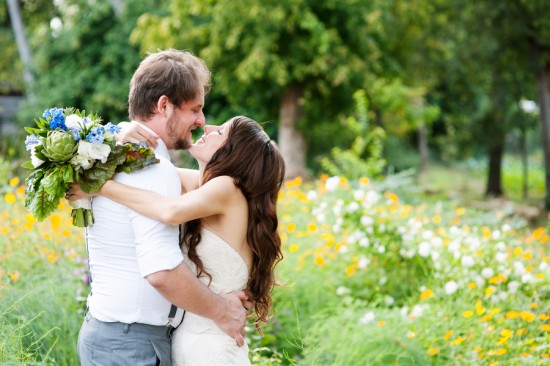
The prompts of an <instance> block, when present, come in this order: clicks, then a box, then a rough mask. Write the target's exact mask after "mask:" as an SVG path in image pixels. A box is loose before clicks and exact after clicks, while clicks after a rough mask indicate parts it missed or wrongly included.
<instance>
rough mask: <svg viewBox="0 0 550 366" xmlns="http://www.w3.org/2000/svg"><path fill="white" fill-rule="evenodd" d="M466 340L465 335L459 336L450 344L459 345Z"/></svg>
mask: <svg viewBox="0 0 550 366" xmlns="http://www.w3.org/2000/svg"><path fill="white" fill-rule="evenodd" d="M465 340H466V338H464V337H458V338H456V339H455V340H453V341H452V342H451V343H450V344H451V346H458V345H459V344H461V343H462V342H464V341H465Z"/></svg>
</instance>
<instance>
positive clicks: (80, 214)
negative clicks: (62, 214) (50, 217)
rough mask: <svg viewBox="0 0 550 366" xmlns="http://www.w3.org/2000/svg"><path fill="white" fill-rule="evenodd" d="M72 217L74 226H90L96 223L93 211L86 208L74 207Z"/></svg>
mask: <svg viewBox="0 0 550 366" xmlns="http://www.w3.org/2000/svg"><path fill="white" fill-rule="evenodd" d="M71 217H72V218H73V226H77V227H88V226H92V225H93V223H94V213H93V211H92V210H89V209H86V208H73V210H72V211H71Z"/></svg>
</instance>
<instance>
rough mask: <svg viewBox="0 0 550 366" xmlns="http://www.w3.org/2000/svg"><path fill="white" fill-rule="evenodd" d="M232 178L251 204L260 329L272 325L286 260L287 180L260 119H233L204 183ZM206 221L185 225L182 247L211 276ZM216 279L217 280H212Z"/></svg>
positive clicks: (251, 282)
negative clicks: (280, 208)
mask: <svg viewBox="0 0 550 366" xmlns="http://www.w3.org/2000/svg"><path fill="white" fill-rule="evenodd" d="M224 175H227V176H230V177H231V178H233V182H234V183H235V186H236V187H237V188H239V189H240V190H241V192H242V193H243V195H244V196H245V198H246V201H247V203H248V226H247V234H246V237H247V242H248V245H250V247H251V249H252V253H253V254H252V267H251V268H250V274H249V279H248V284H247V288H248V290H250V292H252V295H253V297H254V301H255V305H256V306H255V309H254V312H255V314H256V316H257V319H256V322H255V325H256V329H258V330H259V323H262V322H264V323H265V322H267V321H268V320H269V318H270V313H271V310H272V306H271V305H272V299H271V290H272V289H273V287H274V286H275V285H277V281H276V279H275V274H274V269H275V265H276V264H277V263H278V262H279V261H280V260H281V259H282V258H283V255H282V252H281V238H280V236H279V232H278V225H279V222H278V219H277V198H278V195H279V190H280V189H281V186H282V184H283V180H284V176H285V163H284V160H283V157H282V155H281V153H280V152H279V148H278V147H277V145H276V144H275V142H274V141H272V140H271V139H270V138H269V137H268V136H267V134H266V133H265V132H264V130H263V129H262V127H261V126H260V125H259V124H258V123H257V122H256V121H254V120H252V119H250V118H248V117H244V116H238V117H234V118H233V119H232V123H231V127H230V128H229V131H228V135H227V140H226V141H225V143H224V144H223V145H222V146H221V147H220V148H219V149H218V151H216V153H215V154H214V155H213V156H212V159H211V160H210V162H209V163H208V164H207V165H206V167H205V170H204V174H203V184H204V183H206V182H208V181H209V180H211V179H213V178H215V177H219V176H224ZM200 232H201V220H200V219H197V220H193V221H190V222H188V223H186V224H185V228H184V230H182V237H181V242H180V244H181V245H182V248H183V247H185V248H186V249H187V254H188V256H189V259H191V260H192V261H193V262H194V263H195V265H196V266H197V268H198V273H199V276H200V274H202V273H205V274H206V275H207V276H208V277H210V275H209V274H208V273H206V271H205V270H204V267H203V264H202V261H201V260H200V258H199V256H198V255H197V251H196V248H197V246H198V245H199V244H200V241H201V234H200ZM210 278H211V277H210Z"/></svg>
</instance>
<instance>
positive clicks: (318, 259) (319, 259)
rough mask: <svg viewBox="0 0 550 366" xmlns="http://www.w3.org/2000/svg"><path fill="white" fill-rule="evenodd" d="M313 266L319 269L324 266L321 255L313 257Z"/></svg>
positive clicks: (323, 259)
mask: <svg viewBox="0 0 550 366" xmlns="http://www.w3.org/2000/svg"><path fill="white" fill-rule="evenodd" d="M315 264H316V265H318V266H319V267H322V266H324V265H325V258H324V257H323V256H321V255H318V256H316V257H315Z"/></svg>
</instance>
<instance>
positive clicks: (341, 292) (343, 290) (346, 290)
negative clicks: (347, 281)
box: [336, 286, 351, 296]
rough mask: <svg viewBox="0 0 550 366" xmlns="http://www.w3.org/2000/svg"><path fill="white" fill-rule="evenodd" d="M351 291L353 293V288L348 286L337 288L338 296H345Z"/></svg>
mask: <svg viewBox="0 0 550 366" xmlns="http://www.w3.org/2000/svg"><path fill="white" fill-rule="evenodd" d="M350 293H351V290H350V289H349V288H347V287H344V286H339V287H338V288H337V289H336V295H338V296H344V295H348V294H350Z"/></svg>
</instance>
